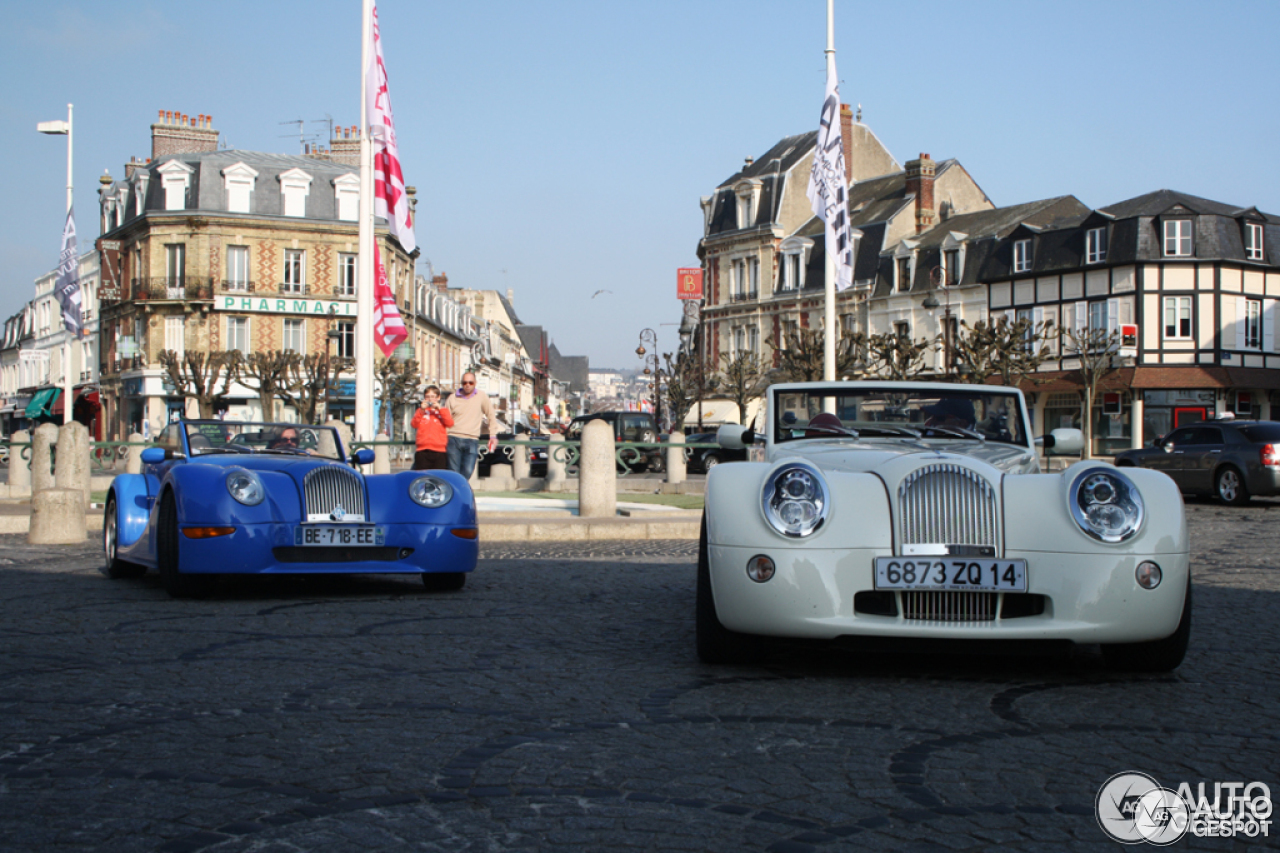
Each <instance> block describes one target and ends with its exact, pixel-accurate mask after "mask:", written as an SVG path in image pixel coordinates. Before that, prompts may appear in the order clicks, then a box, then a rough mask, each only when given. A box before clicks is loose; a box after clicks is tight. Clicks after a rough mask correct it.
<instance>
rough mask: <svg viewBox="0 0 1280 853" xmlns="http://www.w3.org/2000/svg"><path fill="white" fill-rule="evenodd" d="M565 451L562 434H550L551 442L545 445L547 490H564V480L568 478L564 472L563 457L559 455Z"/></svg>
mask: <svg viewBox="0 0 1280 853" xmlns="http://www.w3.org/2000/svg"><path fill="white" fill-rule="evenodd" d="M564 452H565V446H564V436H563V435H559V434H556V435H553V436H551V443H550V444H548V445H547V485H546V489H547V491H548V492H562V491H564V490H565V482H566V480H567V479H568V478H567V477H566V476H565V473H564V467H565V466H564V458H563V457H562V456H561V455H560V454H562V453H564Z"/></svg>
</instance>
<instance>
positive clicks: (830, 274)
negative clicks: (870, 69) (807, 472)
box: [822, 0, 844, 382]
mask: <svg viewBox="0 0 1280 853" xmlns="http://www.w3.org/2000/svg"><path fill="white" fill-rule="evenodd" d="M824 53H825V54H826V58H827V79H828V80H830V79H831V78H832V77H834V76H835V73H836V14H835V0H827V49H826V50H825V51H824ZM836 116H837V117H838V116H839V110H838V109H837V111H836ZM843 177H844V176H843V175H842V176H841V178H842V179H843ZM831 249H832V247H831V246H827V247H826V251H825V252H824V253H823V257H824V258H825V263H824V266H823V278H824V280H825V287H824V289H823V300H824V301H823V311H822V324H823V334H822V378H823V379H824V380H825V381H827V382H833V381H835V378H836V256H835V253H834V252H832V251H831Z"/></svg>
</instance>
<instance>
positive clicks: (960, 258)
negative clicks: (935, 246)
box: [939, 231, 969, 287]
mask: <svg viewBox="0 0 1280 853" xmlns="http://www.w3.org/2000/svg"><path fill="white" fill-rule="evenodd" d="M968 239H969V235H968V234H965V233H963V232H960V231H952V232H950V233H949V234H947V236H946V237H944V238H943V240H942V247H941V249H942V279H941V281H940V282H939V283H940V284H942V286H943V287H950V286H952V285H955V284H959V283H960V280H961V279H962V278H964V256H965V241H967V240H968Z"/></svg>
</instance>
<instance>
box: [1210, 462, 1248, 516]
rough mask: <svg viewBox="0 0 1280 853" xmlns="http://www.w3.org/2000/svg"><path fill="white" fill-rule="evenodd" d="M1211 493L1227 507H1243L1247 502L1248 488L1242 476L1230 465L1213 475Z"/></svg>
mask: <svg viewBox="0 0 1280 853" xmlns="http://www.w3.org/2000/svg"><path fill="white" fill-rule="evenodd" d="M1213 491H1214V494H1216V495H1217V496H1218V500H1220V501H1222V502H1223V503H1224V504H1227V505H1229V506H1244V505H1245V504H1247V503H1248V502H1249V497H1250V495H1249V487H1248V486H1246V485H1245V484H1244V475H1243V474H1241V473H1240V469H1238V468H1235V467H1232V466H1231V465H1223V466H1222V467H1221V468H1219V469H1218V473H1217V474H1214V475H1213Z"/></svg>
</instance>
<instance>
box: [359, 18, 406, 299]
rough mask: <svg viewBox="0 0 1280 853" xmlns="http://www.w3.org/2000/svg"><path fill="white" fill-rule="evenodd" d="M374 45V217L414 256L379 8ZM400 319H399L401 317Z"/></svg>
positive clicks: (369, 84) (370, 82)
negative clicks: (380, 219)
mask: <svg viewBox="0 0 1280 853" xmlns="http://www.w3.org/2000/svg"><path fill="white" fill-rule="evenodd" d="M370 32H371V33H372V34H373V44H372V45H370V50H369V53H368V55H369V67H368V68H366V69H365V75H364V85H365V87H366V91H365V103H366V104H367V105H368V110H369V115H368V116H366V118H367V120H368V124H369V144H370V145H371V146H373V213H374V215H375V216H381V217H382V218H383V219H385V220H387V226H388V228H389V229H390V231H391V233H392V234H394V235H395V237H396V239H397V240H399V241H400V245H401V246H403V247H404V250H405V251H406V252H409V253H412V252H413V250H414V249H416V248H417V246H418V242H417V240H415V239H414V237H413V220H412V219H411V218H410V215H409V197H408V196H407V195H406V194H405V191H404V175H403V173H401V171H400V152H399V149H398V148H397V147H396V126H395V121H394V120H393V119H392V118H391V94H390V92H388V90H387V66H386V65H385V64H384V63H383V61H382V38H381V36H380V35H379V34H378V7H377V4H374V5H373V25H372V27H370ZM397 316H398V315H397Z"/></svg>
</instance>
